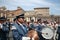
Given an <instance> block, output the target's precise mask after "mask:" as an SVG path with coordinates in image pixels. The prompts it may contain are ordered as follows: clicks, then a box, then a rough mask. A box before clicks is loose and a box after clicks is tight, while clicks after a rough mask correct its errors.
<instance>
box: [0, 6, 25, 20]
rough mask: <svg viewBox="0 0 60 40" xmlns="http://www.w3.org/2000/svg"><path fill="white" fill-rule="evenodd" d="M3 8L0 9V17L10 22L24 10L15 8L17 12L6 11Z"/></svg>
mask: <svg viewBox="0 0 60 40" xmlns="http://www.w3.org/2000/svg"><path fill="white" fill-rule="evenodd" d="M4 8H5V7H0V17H3V16H4V17H6V18H7V19H9V20H10V21H12V20H13V19H14V18H15V17H16V16H18V15H20V14H21V13H24V10H23V9H22V8H21V7H17V10H6V8H5V9H4Z"/></svg>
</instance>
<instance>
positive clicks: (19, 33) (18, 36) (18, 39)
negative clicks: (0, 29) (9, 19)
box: [12, 23, 27, 40]
mask: <svg viewBox="0 0 60 40" xmlns="http://www.w3.org/2000/svg"><path fill="white" fill-rule="evenodd" d="M13 26H14V27H16V29H13V30H12V32H13V37H14V40H22V37H23V36H24V35H25V34H26V33H27V28H26V27H25V25H23V26H24V29H23V28H22V26H21V25H19V24H17V23H14V24H13ZM13 26H12V27H13Z"/></svg>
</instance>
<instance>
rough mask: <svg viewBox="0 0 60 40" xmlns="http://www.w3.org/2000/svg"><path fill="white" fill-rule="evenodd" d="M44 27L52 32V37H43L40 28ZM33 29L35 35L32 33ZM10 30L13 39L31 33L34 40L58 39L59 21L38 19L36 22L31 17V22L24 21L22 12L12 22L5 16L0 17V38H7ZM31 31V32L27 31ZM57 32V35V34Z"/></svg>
mask: <svg viewBox="0 0 60 40" xmlns="http://www.w3.org/2000/svg"><path fill="white" fill-rule="evenodd" d="M44 27H49V28H51V29H52V31H53V32H54V36H53V37H52V39H45V38H43V37H42V35H41V34H44V33H42V32H41V31H42V29H43V28H44ZM31 30H35V31H36V32H35V33H36V34H37V35H35V34H34V35H33V33H34V31H31ZM10 31H12V35H13V40H22V37H24V36H25V37H27V36H28V35H27V34H28V33H30V34H29V35H31V34H32V36H31V37H33V36H34V39H36V38H37V39H36V40H60V30H59V23H58V22H56V21H53V22H52V21H47V20H45V21H42V19H38V20H37V22H34V20H33V19H32V20H31V22H26V20H24V14H21V15H19V16H16V18H14V20H13V22H12V23H11V22H9V20H7V19H6V18H5V17H0V40H9V37H8V35H9V32H10ZM29 31H31V32H29ZM57 34H58V35H57Z"/></svg>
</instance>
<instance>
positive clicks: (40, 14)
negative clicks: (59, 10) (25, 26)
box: [0, 7, 60, 22]
mask: <svg viewBox="0 0 60 40" xmlns="http://www.w3.org/2000/svg"><path fill="white" fill-rule="evenodd" d="M21 13H24V17H25V20H26V21H27V22H30V20H31V19H33V20H34V21H35V22H36V21H37V19H39V18H41V19H42V20H49V21H51V20H53V21H54V20H56V21H58V22H60V21H59V20H60V16H55V15H50V11H49V7H40V8H34V10H31V11H30V10H29V11H24V10H23V9H22V8H21V7H17V9H16V10H6V8H5V7H0V17H3V16H4V17H6V18H7V19H9V20H10V21H13V19H14V18H15V17H16V16H18V15H20V14H21Z"/></svg>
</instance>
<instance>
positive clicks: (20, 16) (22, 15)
mask: <svg viewBox="0 0 60 40" xmlns="http://www.w3.org/2000/svg"><path fill="white" fill-rule="evenodd" d="M18 18H24V14H20V15H18V16H16V19H18Z"/></svg>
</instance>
